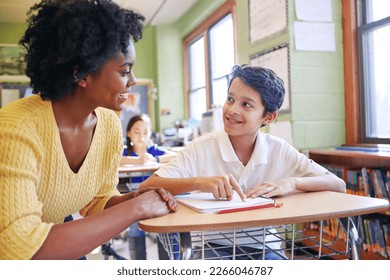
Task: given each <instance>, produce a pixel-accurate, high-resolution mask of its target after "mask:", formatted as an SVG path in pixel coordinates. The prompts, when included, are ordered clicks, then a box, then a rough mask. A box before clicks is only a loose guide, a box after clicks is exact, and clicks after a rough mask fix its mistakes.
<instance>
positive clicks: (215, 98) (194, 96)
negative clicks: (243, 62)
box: [184, 1, 235, 121]
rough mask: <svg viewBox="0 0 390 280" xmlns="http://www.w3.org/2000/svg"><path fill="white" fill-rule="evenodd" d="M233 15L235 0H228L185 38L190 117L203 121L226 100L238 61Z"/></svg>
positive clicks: (188, 112)
mask: <svg viewBox="0 0 390 280" xmlns="http://www.w3.org/2000/svg"><path fill="white" fill-rule="evenodd" d="M233 18H234V17H233V2H232V1H227V2H226V3H225V4H224V5H223V6H222V7H221V8H219V9H218V10H217V11H216V12H215V13H214V14H213V15H212V16H210V17H209V18H208V19H207V20H206V21H205V22H203V23H202V24H201V25H200V26H198V27H197V28H196V29H195V31H194V32H192V33H191V34H190V35H189V36H188V37H187V38H186V39H185V40H184V48H185V51H184V59H185V62H186V68H185V71H186V72H187V74H186V81H185V84H186V93H187V94H188V98H187V108H188V111H187V116H188V118H193V119H197V120H199V121H200V120H201V118H202V113H204V112H205V111H207V110H208V109H209V108H211V107H212V106H222V105H223V103H224V102H225V99H226V94H227V87H228V76H229V74H230V71H231V70H232V67H233V65H234V61H235V57H234V54H235V47H234V46H235V41H234V23H233Z"/></svg>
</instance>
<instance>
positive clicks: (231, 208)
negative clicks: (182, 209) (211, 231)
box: [176, 191, 277, 214]
mask: <svg viewBox="0 0 390 280" xmlns="http://www.w3.org/2000/svg"><path fill="white" fill-rule="evenodd" d="M176 199H177V201H178V202H179V203H181V204H183V205H185V206H187V207H189V208H191V209H193V210H195V211H197V212H200V213H220V214H223V213H230V212H237V211H244V210H253V209H258V208H266V207H277V205H276V203H275V200H274V199H272V198H266V197H256V198H247V199H246V201H245V202H243V201H242V200H241V198H240V197H239V195H238V194H237V193H236V192H233V199H232V200H229V201H228V200H226V199H215V198H214V196H213V194H212V193H205V192H198V191H194V192H189V193H185V194H182V195H177V196H176Z"/></svg>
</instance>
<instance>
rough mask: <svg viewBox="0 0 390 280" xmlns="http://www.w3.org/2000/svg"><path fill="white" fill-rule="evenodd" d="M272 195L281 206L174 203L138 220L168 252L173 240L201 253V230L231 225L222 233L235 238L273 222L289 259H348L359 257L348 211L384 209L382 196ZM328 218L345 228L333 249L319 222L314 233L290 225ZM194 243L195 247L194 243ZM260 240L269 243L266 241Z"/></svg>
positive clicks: (185, 250)
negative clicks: (230, 209)
mask: <svg viewBox="0 0 390 280" xmlns="http://www.w3.org/2000/svg"><path fill="white" fill-rule="evenodd" d="M276 201H277V202H281V203H283V206H282V207H280V208H266V209H258V210H251V211H246V212H236V213H229V214H203V213H197V212H195V211H193V210H191V209H189V208H187V207H185V206H183V205H179V210H178V212H177V213H173V214H169V215H166V216H163V217H159V218H154V219H148V220H143V221H140V222H139V226H140V228H141V229H142V230H144V231H148V232H156V233H159V235H160V240H162V242H164V244H165V247H166V249H167V251H168V254H170V255H172V254H173V253H172V252H169V250H170V248H172V244H173V243H175V242H178V243H179V244H180V255H181V258H182V259H191V258H194V256H195V255H196V254H198V255H199V254H200V255H201V257H200V258H202V256H203V254H204V250H207V244H205V242H204V236H205V235H206V234H215V233H216V232H218V230H227V229H231V230H232V235H231V236H229V237H226V238H229V239H231V240H232V244H235V237H236V235H237V234H240V231H241V230H240V229H245V228H251V227H260V228H263V229H264V230H262V232H263V233H262V234H264V233H266V232H267V227H269V226H273V227H275V228H276V229H277V230H278V232H279V233H280V234H279V236H280V240H281V241H283V242H284V244H285V247H284V248H282V250H284V252H285V253H287V254H286V255H287V256H289V258H290V259H299V257H301V256H304V257H305V258H314V259H316V258H317V259H318V258H322V257H324V256H333V255H350V258H352V259H359V258H360V244H359V237H358V234H357V231H356V228H355V225H354V223H353V220H352V219H351V217H353V216H358V215H364V214H370V213H377V212H384V211H387V210H388V209H389V202H388V201H387V200H383V199H375V198H370V197H362V196H356V195H350V194H343V193H336V192H330V191H324V192H308V193H297V194H292V195H288V196H284V197H280V198H276ZM328 219H338V220H339V221H340V225H341V230H340V232H345V235H346V240H345V250H343V251H339V250H336V249H334V248H333V247H332V243H333V241H327V240H324V238H323V236H322V234H323V231H322V222H321V223H320V224H321V229H320V233H319V235H316V236H310V235H307V232H308V231H306V229H296V227H295V225H296V224H301V223H308V222H314V221H323V220H328ZM173 232H179V233H180V238H178V239H177V240H172V238H171V236H170V235H169V234H168V233H173ZM251 234H256V233H255V232H253V233H251ZM270 234H271V233H270ZM303 239H309V240H310V241H311V242H312V244H313V245H312V246H313V248H314V247H315V248H316V249H317V250H316V252H318V253H315V254H313V253H312V250H311V248H309V247H308V246H307V245H305V246H304V247H300V245H299V244H300V243H301V242H300V241H302V240H303ZM194 244H195V245H198V246H200V248H195V246H194ZM262 245H263V247H264V246H266V247H268V246H267V244H262ZM276 253H277V252H276ZM298 255H299V256H298ZM234 257H235V256H233V258H234ZM302 258H303V257H302Z"/></svg>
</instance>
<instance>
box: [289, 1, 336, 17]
mask: <svg viewBox="0 0 390 280" xmlns="http://www.w3.org/2000/svg"><path fill="white" fill-rule="evenodd" d="M295 10H296V13H297V18H298V19H299V20H306V21H323V22H332V1H331V0H295Z"/></svg>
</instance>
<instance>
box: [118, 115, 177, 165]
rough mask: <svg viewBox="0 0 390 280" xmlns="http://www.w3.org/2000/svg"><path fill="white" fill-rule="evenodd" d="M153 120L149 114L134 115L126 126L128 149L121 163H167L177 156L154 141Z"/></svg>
mask: <svg viewBox="0 0 390 280" xmlns="http://www.w3.org/2000/svg"><path fill="white" fill-rule="evenodd" d="M151 135H152V122H151V120H150V118H149V116H148V115H146V114H140V115H135V116H133V117H132V118H131V119H130V120H129V123H128V124H127V128H126V150H125V153H124V155H123V157H122V159H121V164H145V163H148V162H158V163H160V162H161V163H166V162H168V161H170V160H171V159H172V158H174V157H175V156H176V153H174V152H171V151H167V150H165V149H163V148H161V147H159V146H158V145H157V144H155V143H154V142H153V140H152V139H151Z"/></svg>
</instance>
